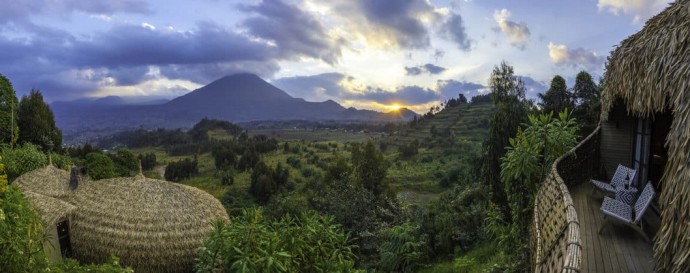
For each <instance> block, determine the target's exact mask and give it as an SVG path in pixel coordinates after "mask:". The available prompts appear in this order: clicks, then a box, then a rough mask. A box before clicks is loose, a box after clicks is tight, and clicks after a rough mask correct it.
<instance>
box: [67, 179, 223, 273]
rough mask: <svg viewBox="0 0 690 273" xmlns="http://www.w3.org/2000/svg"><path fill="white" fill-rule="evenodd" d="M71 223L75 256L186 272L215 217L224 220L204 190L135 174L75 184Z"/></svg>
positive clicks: (145, 268) (143, 269)
mask: <svg viewBox="0 0 690 273" xmlns="http://www.w3.org/2000/svg"><path fill="white" fill-rule="evenodd" d="M71 202H72V203H73V204H74V205H75V206H76V207H77V209H76V210H75V213H74V215H73V216H72V221H71V224H70V229H71V238H72V246H73V252H74V255H75V258H77V260H79V261H82V262H87V263H89V262H103V261H105V260H106V259H107V258H108V257H109V256H110V255H111V254H113V255H116V256H118V257H120V259H121V262H122V263H123V264H125V265H128V266H132V267H133V268H134V269H135V270H136V271H137V272H188V271H191V270H192V266H193V264H194V258H195V257H196V255H197V248H198V247H199V246H200V245H201V243H202V242H203V241H204V240H205V239H206V238H207V236H208V234H209V233H210V232H211V229H212V224H213V222H214V221H216V220H217V219H224V220H226V221H229V218H228V215H227V213H226V211H225V209H224V208H223V206H222V205H221V204H220V202H219V201H218V200H217V199H215V198H214V197H213V196H211V195H209V194H208V193H206V192H204V191H202V190H199V189H196V188H193V187H189V186H185V185H180V184H176V183H171V182H167V181H161V180H155V179H149V178H145V177H143V176H142V175H137V176H136V177H126V178H114V179H104V180H98V181H93V182H91V183H88V184H86V185H83V186H82V185H80V187H79V188H78V189H77V190H76V191H75V193H74V195H73V196H72V198H71Z"/></svg>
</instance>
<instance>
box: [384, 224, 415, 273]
mask: <svg viewBox="0 0 690 273" xmlns="http://www.w3.org/2000/svg"><path fill="white" fill-rule="evenodd" d="M385 236H386V241H385V242H384V243H383V244H381V248H379V255H380V256H381V265H380V267H379V269H381V270H383V271H385V272H413V271H414V270H415V269H416V268H418V267H419V266H421V265H422V264H423V263H424V262H425V261H426V249H425V248H426V243H425V242H424V241H423V240H420V238H419V227H418V226H415V225H413V224H410V223H404V224H402V225H399V226H394V227H393V228H391V229H389V230H388V231H386V235H385Z"/></svg>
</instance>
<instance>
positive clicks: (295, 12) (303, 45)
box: [241, 0, 345, 64]
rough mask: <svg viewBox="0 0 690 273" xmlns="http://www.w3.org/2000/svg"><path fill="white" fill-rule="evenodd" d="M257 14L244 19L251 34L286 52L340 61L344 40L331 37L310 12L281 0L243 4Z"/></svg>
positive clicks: (249, 10) (330, 61) (332, 61)
mask: <svg viewBox="0 0 690 273" xmlns="http://www.w3.org/2000/svg"><path fill="white" fill-rule="evenodd" d="M241 8H242V9H243V10H245V11H248V12H252V13H255V14H257V15H259V16H258V17H252V18H249V19H247V20H245V21H244V22H243V23H242V25H243V26H244V27H246V28H247V29H248V30H249V33H251V35H253V36H256V37H259V38H261V39H264V40H267V41H270V42H271V43H273V44H275V46H276V47H277V48H280V50H281V51H283V52H285V54H290V55H303V56H306V57H312V58H315V59H321V60H323V61H325V62H327V63H330V64H333V63H335V62H337V60H338V58H340V56H341V50H340V46H341V45H342V44H344V43H345V42H344V40H343V39H341V38H338V37H331V36H330V35H329V34H328V33H327V31H326V29H325V28H324V27H323V26H322V25H321V23H320V22H319V21H318V20H317V19H316V18H314V17H313V16H312V15H311V14H309V13H307V12H304V11H302V10H300V9H299V8H297V7H296V6H293V5H289V4H286V3H283V2H282V1H280V0H263V1H262V2H261V3H259V4H258V5H256V6H241Z"/></svg>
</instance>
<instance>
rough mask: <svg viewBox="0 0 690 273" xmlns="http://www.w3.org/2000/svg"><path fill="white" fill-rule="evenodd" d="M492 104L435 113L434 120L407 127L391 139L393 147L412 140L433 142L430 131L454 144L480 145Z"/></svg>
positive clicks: (460, 106) (486, 128)
mask: <svg viewBox="0 0 690 273" xmlns="http://www.w3.org/2000/svg"><path fill="white" fill-rule="evenodd" d="M493 111H494V107H493V105H492V104H491V103H476V104H473V103H467V104H463V105H459V106H456V107H452V108H446V109H443V110H441V111H440V112H438V113H436V114H435V115H434V117H433V118H429V119H423V120H421V121H420V122H418V123H417V124H416V125H414V126H408V127H406V128H405V129H404V130H402V131H400V132H398V134H397V135H396V136H394V137H393V138H392V143H393V144H395V145H404V144H407V143H409V142H411V141H413V140H415V139H417V140H418V141H420V142H422V143H430V141H431V140H433V138H434V137H433V136H432V133H431V132H432V128H435V131H436V132H437V133H436V135H437V137H438V136H445V135H446V134H449V135H448V136H452V137H453V138H454V139H455V140H457V141H459V140H467V141H472V142H481V141H484V139H486V136H487V134H488V132H489V131H488V126H489V115H490V114H491V113H493Z"/></svg>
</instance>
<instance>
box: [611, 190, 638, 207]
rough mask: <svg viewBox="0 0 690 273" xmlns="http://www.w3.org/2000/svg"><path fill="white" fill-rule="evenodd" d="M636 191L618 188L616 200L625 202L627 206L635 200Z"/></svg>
mask: <svg viewBox="0 0 690 273" xmlns="http://www.w3.org/2000/svg"><path fill="white" fill-rule="evenodd" d="M636 192H637V191H632V190H619V191H616V200H618V201H621V202H623V203H625V204H626V205H628V206H632V205H633V204H634V203H635V200H637V193H636Z"/></svg>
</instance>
